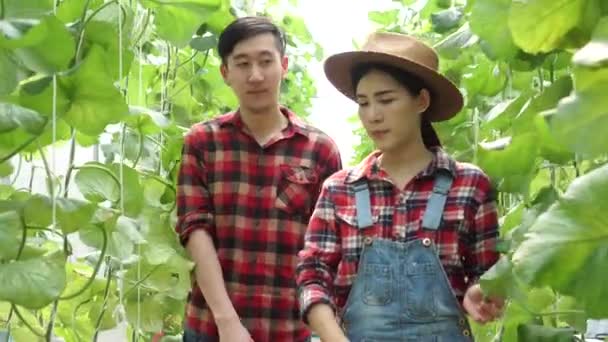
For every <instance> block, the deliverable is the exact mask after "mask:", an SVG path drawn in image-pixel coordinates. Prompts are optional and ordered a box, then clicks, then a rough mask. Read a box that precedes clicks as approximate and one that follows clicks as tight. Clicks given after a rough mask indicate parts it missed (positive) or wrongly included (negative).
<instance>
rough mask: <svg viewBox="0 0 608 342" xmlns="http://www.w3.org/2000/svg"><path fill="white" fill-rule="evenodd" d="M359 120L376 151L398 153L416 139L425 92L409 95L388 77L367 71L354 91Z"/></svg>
mask: <svg viewBox="0 0 608 342" xmlns="http://www.w3.org/2000/svg"><path fill="white" fill-rule="evenodd" d="M356 98H357V103H358V104H359V119H360V120H361V122H362V124H363V127H364V128H365V130H366V132H367V134H368V135H369V137H370V138H371V139H372V140H373V142H374V144H375V145H376V148H377V149H379V150H381V151H383V152H391V151H399V150H401V149H403V148H404V147H406V146H407V145H408V144H409V143H410V142H412V141H413V140H415V139H419V138H420V120H421V117H420V114H421V113H422V112H424V111H425V110H426V108H427V107H428V105H429V101H430V97H429V94H428V91H427V90H426V89H423V90H422V91H421V92H420V94H418V95H413V94H411V93H410V91H409V90H408V89H407V88H406V87H405V86H404V85H402V84H401V83H399V82H398V81H397V80H396V79H395V78H393V77H392V76H391V75H390V74H388V73H386V72H384V71H380V70H377V69H371V70H370V71H369V72H367V73H366V74H365V75H364V76H363V77H362V78H361V80H360V81H359V83H358V84H357V87H356Z"/></svg>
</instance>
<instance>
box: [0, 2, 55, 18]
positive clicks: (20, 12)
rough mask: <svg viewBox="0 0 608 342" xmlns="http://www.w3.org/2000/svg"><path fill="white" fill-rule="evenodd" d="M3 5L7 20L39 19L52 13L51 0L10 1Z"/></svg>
mask: <svg viewBox="0 0 608 342" xmlns="http://www.w3.org/2000/svg"><path fill="white" fill-rule="evenodd" d="M4 5H5V9H4V13H5V14H4V15H5V16H6V17H7V18H24V19H26V18H27V19H30V18H39V17H42V16H44V15H47V14H49V13H52V12H53V0H12V1H5V4H4Z"/></svg>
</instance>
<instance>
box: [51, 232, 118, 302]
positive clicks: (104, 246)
mask: <svg viewBox="0 0 608 342" xmlns="http://www.w3.org/2000/svg"><path fill="white" fill-rule="evenodd" d="M94 226H95V227H97V228H98V229H99V230H100V231H101V234H102V236H103V243H102V246H101V254H100V255H99V260H98V261H97V264H96V265H95V268H94V269H93V274H92V275H91V277H89V279H88V280H87V282H86V283H85V284H84V285H83V286H82V288H80V289H79V290H78V291H76V292H74V293H72V294H69V295H65V296H62V297H59V299H61V300H68V299H72V298H75V297H78V296H79V295H81V294H82V293H84V291H86V290H87V289H88V288H89V287H90V286H91V285H92V284H93V282H94V281H95V278H96V277H97V273H99V269H100V268H101V264H102V263H103V260H104V258H105V256H106V250H107V248H108V234H107V233H106V230H105V229H103V227H102V226H100V225H94Z"/></svg>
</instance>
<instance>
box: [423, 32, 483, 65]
mask: <svg viewBox="0 0 608 342" xmlns="http://www.w3.org/2000/svg"><path fill="white" fill-rule="evenodd" d="M478 40H479V39H478V38H477V37H476V36H475V35H474V34H473V32H471V29H470V28H469V23H465V24H464V25H462V26H461V27H460V28H459V29H458V30H457V31H456V32H454V33H452V34H450V35H449V36H447V37H445V38H444V39H443V40H441V41H440V42H438V43H437V44H436V45H435V46H434V48H435V49H436V50H437V52H438V53H439V54H440V55H441V56H442V57H445V58H449V59H456V58H458V57H459V56H460V55H461V54H462V52H463V50H464V49H466V48H468V47H470V46H473V45H475V43H477V41H478Z"/></svg>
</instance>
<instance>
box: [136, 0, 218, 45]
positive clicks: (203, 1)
mask: <svg viewBox="0 0 608 342" xmlns="http://www.w3.org/2000/svg"><path fill="white" fill-rule="evenodd" d="M141 3H142V4H143V5H144V6H146V7H148V8H154V10H155V16H154V23H155V24H156V30H157V34H158V35H159V36H160V37H161V38H162V39H165V40H168V41H169V42H171V43H172V44H173V45H175V46H177V47H179V48H181V47H184V46H186V45H188V43H189V42H190V40H191V39H192V36H193V35H194V33H195V32H196V30H197V29H198V28H199V26H201V24H203V23H204V22H205V21H206V19H207V18H208V17H209V15H211V14H212V13H213V12H214V11H215V10H217V9H219V8H220V6H221V1H220V0H189V1H180V2H173V1H167V0H141Z"/></svg>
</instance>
